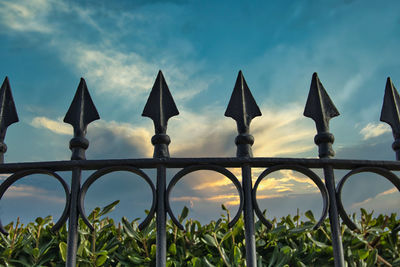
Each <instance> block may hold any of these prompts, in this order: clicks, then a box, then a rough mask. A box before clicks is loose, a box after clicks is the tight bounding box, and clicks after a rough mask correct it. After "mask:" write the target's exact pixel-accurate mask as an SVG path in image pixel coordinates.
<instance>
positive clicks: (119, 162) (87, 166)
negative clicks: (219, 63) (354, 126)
mask: <svg viewBox="0 0 400 267" xmlns="http://www.w3.org/2000/svg"><path fill="white" fill-rule="evenodd" d="M159 164H163V165H164V166H165V167H167V168H184V167H187V166H191V165H219V166H223V167H227V168H229V167H231V168H239V167H242V166H243V165H244V164H248V165H250V167H254V168H265V167H270V166H274V165H278V164H289V165H302V166H304V167H308V168H323V167H324V166H327V165H329V166H332V167H333V168H334V169H345V170H350V169H355V168H358V167H380V168H385V169H389V170H394V171H399V170H400V162H399V161H383V160H354V159H308V158H307V159H306V158H303V159H299V158H164V159H157V158H155V159H153V158H148V159H106V160H68V161H45V162H22V163H4V164H0V173H13V172H18V171H22V170H27V169H46V170H51V171H70V170H72V169H73V168H76V167H79V168H81V169H82V170H97V169H101V168H106V167H111V166H126V165H129V166H134V167H137V168H142V169H151V168H156V167H157V165H159Z"/></svg>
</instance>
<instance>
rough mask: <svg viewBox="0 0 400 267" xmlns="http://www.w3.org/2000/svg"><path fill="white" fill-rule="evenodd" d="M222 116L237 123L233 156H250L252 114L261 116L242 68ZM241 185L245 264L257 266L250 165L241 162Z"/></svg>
mask: <svg viewBox="0 0 400 267" xmlns="http://www.w3.org/2000/svg"><path fill="white" fill-rule="evenodd" d="M225 116H227V117H231V118H232V119H234V120H235V121H236V124H237V130H238V133H239V135H238V136H237V137H236V139H235V143H236V146H237V152H236V156H237V157H239V158H250V157H253V153H252V150H251V146H252V145H253V143H254V138H253V136H252V135H250V122H251V120H252V119H253V118H254V117H257V116H261V111H260V109H259V107H258V106H257V103H256V101H255V100H254V98H253V95H252V94H251V92H250V89H249V87H248V86H247V83H246V80H245V79H244V77H243V74H242V71H239V74H238V77H237V79H236V83H235V87H234V89H233V92H232V96H231V99H230V100H229V104H228V107H227V109H226V111H225ZM242 186H243V194H244V207H243V213H244V227H245V241H246V263H247V266H248V267H255V266H257V257H256V243H255V236H254V235H255V233H254V210H253V199H252V190H253V189H252V186H253V183H252V175H251V167H250V165H249V164H243V165H242Z"/></svg>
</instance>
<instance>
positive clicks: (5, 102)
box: [0, 76, 19, 163]
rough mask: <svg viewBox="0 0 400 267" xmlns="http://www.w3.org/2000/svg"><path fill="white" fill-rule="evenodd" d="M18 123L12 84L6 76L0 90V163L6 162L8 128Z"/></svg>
mask: <svg viewBox="0 0 400 267" xmlns="http://www.w3.org/2000/svg"><path fill="white" fill-rule="evenodd" d="M18 121H19V119H18V114H17V109H16V108H15V103H14V99H13V96H12V93H11V86H10V82H9V80H8V77H7V76H6V78H5V79H4V82H3V84H2V85H1V89H0V163H3V162H4V153H6V151H7V145H6V144H5V143H4V138H5V137H6V132H7V128H8V126H10V125H11V124H13V123H16V122H18Z"/></svg>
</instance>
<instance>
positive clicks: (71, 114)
mask: <svg viewBox="0 0 400 267" xmlns="http://www.w3.org/2000/svg"><path fill="white" fill-rule="evenodd" d="M98 119H100V116H99V113H97V109H96V107H95V105H94V103H93V100H92V98H91V97H90V94H89V91H88V88H87V86H86V82H85V79H83V78H81V80H80V82H79V85H78V88H77V90H76V93H75V96H74V99H73V100H72V103H71V106H70V107H69V109H68V111H67V114H66V115H65V118H64V122H65V123H68V124H71V125H72V127H74V131H79V132H85V133H86V127H87V125H88V124H89V123H91V122H92V121H95V120H98Z"/></svg>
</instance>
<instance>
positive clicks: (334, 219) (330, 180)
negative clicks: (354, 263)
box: [324, 166, 345, 267]
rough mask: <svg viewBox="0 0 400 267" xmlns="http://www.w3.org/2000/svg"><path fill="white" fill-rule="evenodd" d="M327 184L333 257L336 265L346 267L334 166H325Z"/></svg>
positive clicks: (336, 266)
mask: <svg viewBox="0 0 400 267" xmlns="http://www.w3.org/2000/svg"><path fill="white" fill-rule="evenodd" d="M324 176H325V185H326V188H327V190H328V195H329V199H330V201H329V222H330V224H331V235H332V247H333V258H334V262H335V267H344V266H345V264H344V254H343V245H342V235H341V232H340V222H339V213H338V208H337V202H336V190H335V177H334V173H333V168H332V166H326V167H324Z"/></svg>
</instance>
